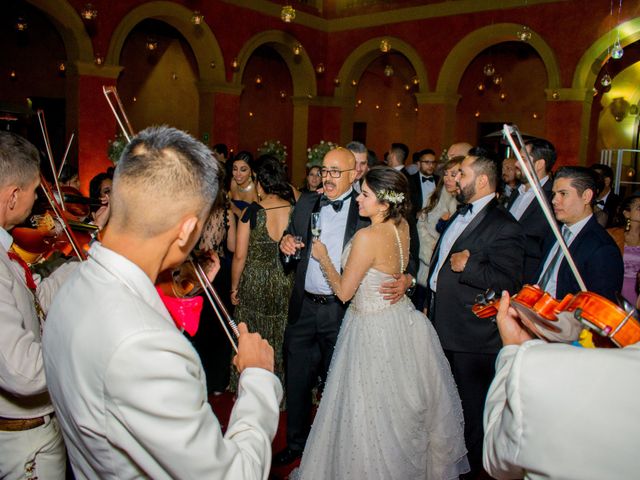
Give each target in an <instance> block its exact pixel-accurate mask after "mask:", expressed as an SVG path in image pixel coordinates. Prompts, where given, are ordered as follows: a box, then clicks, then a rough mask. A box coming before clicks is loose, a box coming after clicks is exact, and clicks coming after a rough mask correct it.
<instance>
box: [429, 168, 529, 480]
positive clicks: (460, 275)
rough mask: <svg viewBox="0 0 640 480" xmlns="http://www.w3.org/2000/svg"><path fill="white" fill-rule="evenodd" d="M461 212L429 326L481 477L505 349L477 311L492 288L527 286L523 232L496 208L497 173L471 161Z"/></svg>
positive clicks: (463, 173) (441, 261) (433, 284)
mask: <svg viewBox="0 0 640 480" xmlns="http://www.w3.org/2000/svg"><path fill="white" fill-rule="evenodd" d="M457 183H458V189H459V194H458V201H460V202H462V203H463V204H464V205H463V207H462V208H461V209H460V210H459V211H458V212H456V213H455V214H454V215H453V216H452V217H451V221H450V222H449V223H448V224H447V226H446V227H445V230H444V232H443V233H442V236H441V237H440V240H439V241H438V244H437V245H436V248H435V250H434V253H433V256H432V258H431V268H430V270H429V277H428V278H429V289H430V294H431V302H430V308H429V318H430V319H431V321H432V322H433V324H434V326H435V328H436V331H437V332H438V336H439V337H440V342H441V343H442V348H443V349H444V353H445V355H446V356H447V358H448V360H449V363H450V365H451V370H452V372H453V376H454V378H455V381H456V384H457V385H458V391H459V393H460V399H461V400H462V408H463V410H464V421H465V443H466V445H467V449H468V451H469V455H468V457H469V463H470V465H471V472H470V474H469V476H468V478H475V476H476V475H477V474H478V473H479V472H480V471H481V469H482V439H483V428H482V412H483V408H484V401H485V397H486V394H487V390H488V389H489V385H490V384H491V380H492V379H493V376H494V373H495V369H494V363H495V359H496V355H497V353H498V351H499V350H500V348H501V346H502V343H501V341H500V335H499V333H498V329H497V328H496V325H495V324H494V323H492V322H491V321H487V320H480V319H478V318H477V317H476V316H475V315H474V314H473V312H472V311H471V307H472V305H473V304H474V303H475V301H476V297H477V296H478V294H481V293H483V292H485V291H486V290H487V289H488V288H491V289H493V290H494V291H496V292H501V291H503V290H507V291H509V292H516V291H518V290H519V289H520V287H521V284H522V266H523V260H524V239H523V235H522V228H521V227H520V225H519V224H518V222H516V221H515V220H514V219H513V217H512V216H511V215H509V214H508V213H507V212H505V211H504V210H503V209H502V208H501V207H499V204H498V201H497V200H496V195H495V192H496V186H497V183H498V171H497V165H496V163H495V162H494V161H493V160H490V159H488V158H485V157H474V156H468V157H466V158H465V159H464V160H463V162H462V164H461V166H460V177H459V179H458V182H457Z"/></svg>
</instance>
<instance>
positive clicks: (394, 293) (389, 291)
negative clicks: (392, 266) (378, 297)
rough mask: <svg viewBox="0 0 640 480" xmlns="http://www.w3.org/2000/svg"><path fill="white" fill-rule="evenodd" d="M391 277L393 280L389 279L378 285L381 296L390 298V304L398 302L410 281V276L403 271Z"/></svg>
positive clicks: (386, 298)
mask: <svg viewBox="0 0 640 480" xmlns="http://www.w3.org/2000/svg"><path fill="white" fill-rule="evenodd" d="M393 278H394V280H389V281H388V282H384V283H383V284H382V285H380V293H381V294H382V295H383V297H382V298H384V299H385V300H390V301H391V304H394V303H396V302H398V301H399V300H400V299H401V298H402V297H403V296H404V293H405V292H406V291H407V289H408V288H409V287H410V286H411V283H412V282H411V276H410V275H407V274H405V273H396V274H395V275H394V276H393Z"/></svg>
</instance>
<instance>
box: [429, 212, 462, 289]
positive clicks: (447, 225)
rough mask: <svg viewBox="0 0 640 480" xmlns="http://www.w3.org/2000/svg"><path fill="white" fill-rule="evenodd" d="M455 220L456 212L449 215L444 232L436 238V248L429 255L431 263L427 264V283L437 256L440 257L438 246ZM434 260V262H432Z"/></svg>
mask: <svg viewBox="0 0 640 480" xmlns="http://www.w3.org/2000/svg"><path fill="white" fill-rule="evenodd" d="M456 218H458V212H457V211H456V213H454V214H453V215H451V218H450V219H449V221H448V222H447V224H446V225H445V226H444V230H442V233H441V234H440V236H439V237H438V241H437V242H436V246H435V248H434V249H433V253H432V254H431V262H430V263H429V275H428V276H427V281H428V279H430V278H431V274H432V273H433V269H434V268H435V266H436V263H438V256H439V255H440V244H441V243H442V237H444V234H445V232H446V231H447V230H448V229H449V227H450V226H451V224H452V223H453V221H454V220H455V219H456ZM434 259H435V262H434Z"/></svg>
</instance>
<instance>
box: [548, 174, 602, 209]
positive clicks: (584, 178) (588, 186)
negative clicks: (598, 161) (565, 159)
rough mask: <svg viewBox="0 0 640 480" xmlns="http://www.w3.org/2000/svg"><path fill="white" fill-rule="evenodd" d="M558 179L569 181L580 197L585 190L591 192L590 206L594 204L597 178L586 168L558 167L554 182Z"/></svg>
mask: <svg viewBox="0 0 640 480" xmlns="http://www.w3.org/2000/svg"><path fill="white" fill-rule="evenodd" d="M560 178H568V179H569V180H571V186H572V187H573V188H575V189H576V190H577V192H578V195H582V194H583V193H584V192H585V190H591V191H592V192H593V196H592V197H591V206H593V205H594V204H595V203H596V195H597V193H598V187H597V184H598V176H597V174H596V173H595V172H594V171H593V170H591V169H590V168H587V167H560V168H559V169H558V171H557V172H556V175H555V180H558V179H560Z"/></svg>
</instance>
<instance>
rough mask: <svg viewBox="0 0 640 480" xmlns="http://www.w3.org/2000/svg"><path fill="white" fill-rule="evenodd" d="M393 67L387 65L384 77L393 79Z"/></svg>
mask: <svg viewBox="0 0 640 480" xmlns="http://www.w3.org/2000/svg"><path fill="white" fill-rule="evenodd" d="M393 73H394V72H393V67H392V66H391V65H387V66H386V67H384V76H385V77H391V76H393Z"/></svg>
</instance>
